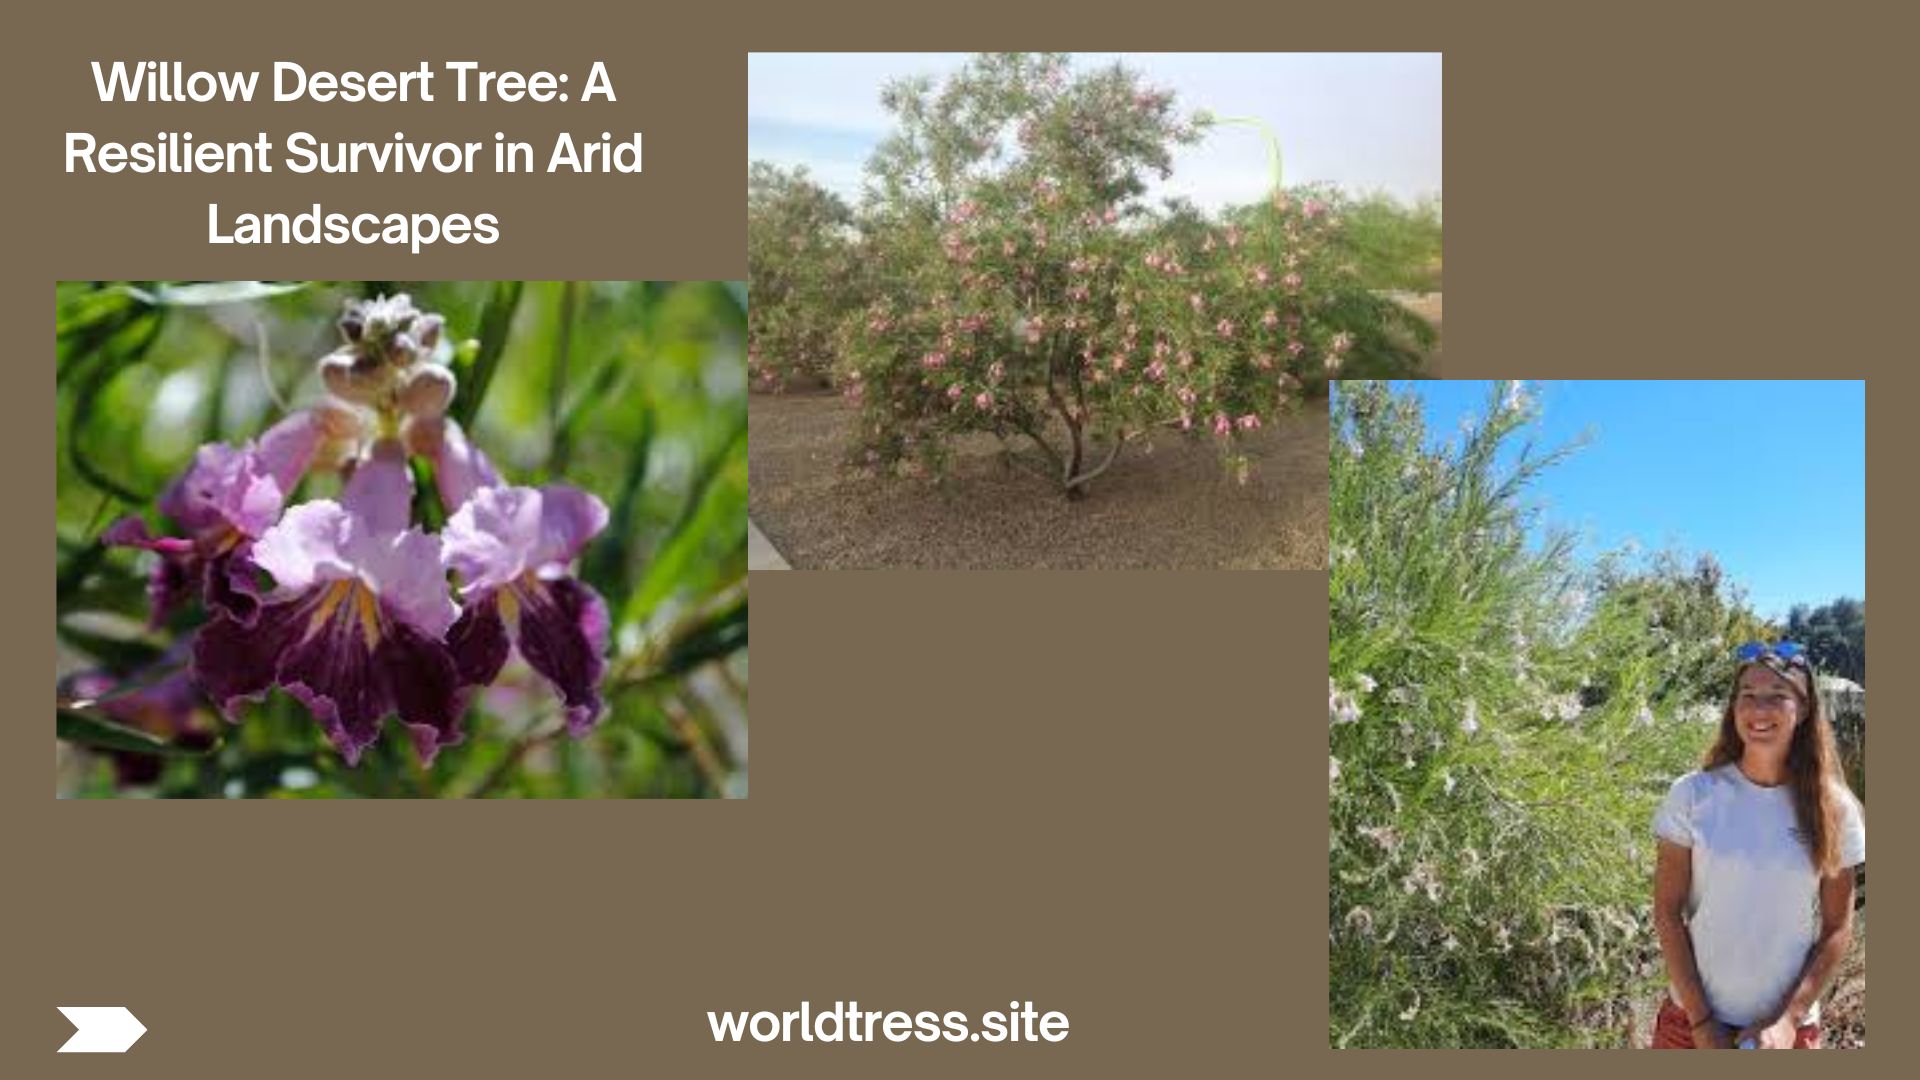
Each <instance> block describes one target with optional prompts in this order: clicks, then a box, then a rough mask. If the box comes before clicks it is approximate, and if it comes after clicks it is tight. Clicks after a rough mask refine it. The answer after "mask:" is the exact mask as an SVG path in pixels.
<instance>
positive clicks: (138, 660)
mask: <svg viewBox="0 0 1920 1080" xmlns="http://www.w3.org/2000/svg"><path fill="white" fill-rule="evenodd" d="M53 631H54V633H55V634H56V635H58V636H59V638H60V640H61V641H64V642H66V643H67V644H68V645H70V646H72V647H73V648H76V649H78V650H80V651H81V652H83V653H86V654H87V655H88V656H90V657H92V658H93V659H95V660H97V661H99V662H100V663H101V665H102V666H104V667H106V668H107V669H108V670H109V671H112V672H115V673H117V674H122V675H124V674H126V673H127V672H130V671H137V670H139V669H140V668H143V667H146V666H148V665H149V664H152V663H153V662H155V661H156V660H159V659H160V657H161V656H162V655H163V654H164V653H165V651H166V650H164V649H162V648H161V647H160V646H158V645H155V644H154V643H153V642H151V641H143V640H141V639H139V638H119V637H110V636H108V635H106V634H96V633H94V632H92V631H90V630H81V629H78V628H75V627H72V626H68V625H66V624H64V623H55V624H54V626H53Z"/></svg>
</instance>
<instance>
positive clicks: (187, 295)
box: [120, 281, 307, 307]
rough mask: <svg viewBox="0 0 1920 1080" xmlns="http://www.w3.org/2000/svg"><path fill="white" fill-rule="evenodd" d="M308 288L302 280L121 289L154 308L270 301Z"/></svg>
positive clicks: (123, 287) (213, 282) (211, 282)
mask: <svg viewBox="0 0 1920 1080" xmlns="http://www.w3.org/2000/svg"><path fill="white" fill-rule="evenodd" d="M306 287H307V285H306V282H298V281H272V282H270V281H206V282H201V283H199V284H196V285H158V286H155V287H154V288H152V289H142V288H140V287H138V286H135V285H122V286H120V290H121V291H122V292H124V293H126V294H127V295H128V296H131V297H133V298H134V299H136V300H138V301H140V302H141V303H143V304H147V305H149V306H151V307H212V306H214V305H216V304H246V303H252V302H253V301H256V300H267V299H270V298H272V297H275V296H285V295H286V294H288V293H293V292H299V291H300V290H301V289H304V288H306Z"/></svg>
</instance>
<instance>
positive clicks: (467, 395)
mask: <svg viewBox="0 0 1920 1080" xmlns="http://www.w3.org/2000/svg"><path fill="white" fill-rule="evenodd" d="M525 289H526V282H524V281H496V282H494V283H493V292H492V293H491V294H490V295H488V297H487V306H486V308H485V309H484V310H483V311H481V313H480V347H479V349H478V350H476V351H475V352H474V353H473V356H472V360H471V362H470V363H465V364H461V365H460V366H459V367H458V368H456V369H455V375H456V376H457V377H458V379H459V383H460V390H459V393H457V394H456V395H454V399H453V410H452V411H453V418H454V419H455V420H458V421H459V422H460V426H461V427H472V426H473V418H474V416H476V415H477V414H478V413H479V412H480V403H481V402H483V401H485V400H486V397H487V386H488V385H489V384H490V383H492V382H493V373H494V371H495V370H496V369H498V368H499V366H500V354H501V353H502V352H503V351H505V349H506V347H507V332H508V331H510V330H512V329H513V312H514V309H515V308H518V307H519V306H520V294H521V293H522V292H524V291H525ZM462 359H464V357H462ZM456 362H458V361H456Z"/></svg>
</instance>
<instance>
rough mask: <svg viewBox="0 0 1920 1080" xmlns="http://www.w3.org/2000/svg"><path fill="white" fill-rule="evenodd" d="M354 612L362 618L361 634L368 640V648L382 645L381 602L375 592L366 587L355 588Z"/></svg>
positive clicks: (358, 586) (356, 586) (357, 586)
mask: <svg viewBox="0 0 1920 1080" xmlns="http://www.w3.org/2000/svg"><path fill="white" fill-rule="evenodd" d="M353 603H354V611H355V612H356V613H357V614H359V616H360V633H361V634H363V635H365V637H366V639H367V648H369V649H371V648H373V647H374V646H376V645H378V644H380V601H379V600H378V599H376V598H375V597H374V595H373V590H371V589H369V588H367V587H366V586H364V585H355V586H354V587H353Z"/></svg>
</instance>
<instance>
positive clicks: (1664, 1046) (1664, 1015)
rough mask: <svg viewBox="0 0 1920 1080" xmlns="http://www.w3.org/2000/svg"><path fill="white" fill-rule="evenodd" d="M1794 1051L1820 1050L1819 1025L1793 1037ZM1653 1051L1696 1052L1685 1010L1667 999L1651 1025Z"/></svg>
mask: <svg viewBox="0 0 1920 1080" xmlns="http://www.w3.org/2000/svg"><path fill="white" fill-rule="evenodd" d="M1793 1048H1794V1049H1795V1050H1818V1049H1820V1025H1818V1024H1808V1025H1807V1026H1806V1027H1803V1028H1801V1029H1800V1031H1799V1034H1797V1035H1795V1036H1794V1037H1793ZM1652 1049H1654V1050H1697V1049H1699V1047H1696V1046H1694V1045H1693V1025H1692V1024H1689V1023H1688V1022H1687V1010H1685V1009H1683V1008H1681V1007H1680V1006H1679V1005H1676V1004H1674V1001H1673V999H1672V998H1668V999H1667V1000H1666V1002H1665V1003H1664V1004H1662V1005H1661V1006H1660V1018H1659V1020H1657V1021H1655V1023H1654V1025H1653V1046H1652Z"/></svg>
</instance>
